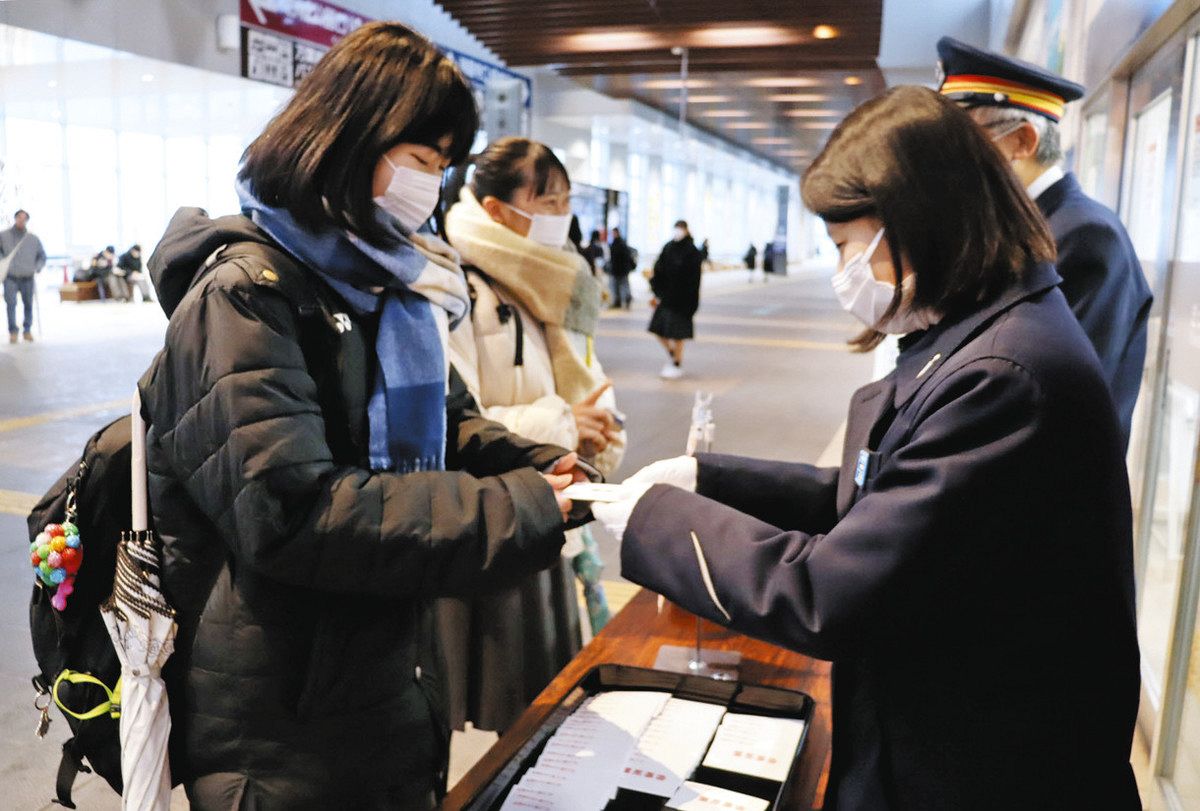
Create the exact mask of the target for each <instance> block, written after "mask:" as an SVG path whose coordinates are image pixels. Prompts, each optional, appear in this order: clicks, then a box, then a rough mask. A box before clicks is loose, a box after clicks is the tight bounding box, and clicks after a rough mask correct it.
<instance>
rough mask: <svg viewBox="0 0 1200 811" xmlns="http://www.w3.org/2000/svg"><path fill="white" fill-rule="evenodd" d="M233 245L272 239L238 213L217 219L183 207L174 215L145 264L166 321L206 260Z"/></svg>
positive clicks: (202, 210) (267, 241)
mask: <svg viewBox="0 0 1200 811" xmlns="http://www.w3.org/2000/svg"><path fill="white" fill-rule="evenodd" d="M234 242H261V243H263V244H266V245H273V243H272V242H271V239H270V237H268V236H267V235H266V234H265V233H263V231H262V230H261V229H260V228H259V227H258V226H257V225H255V224H254V223H253V222H251V221H250V218H249V217H244V216H242V215H240V214H235V215H232V216H229V217H218V218H217V219H215V220H214V219H212V218H211V217H209V216H208V213H207V212H206V211H205V210H204V209H202V208H181V209H179V210H178V211H176V212H175V216H174V217H172V218H171V222H170V224H169V225H167V230H166V233H164V234H163V237H162V239H161V240H160V241H159V243H158V246H157V247H156V248H155V249H154V253H153V254H151V255H150V259H149V260H148V261H147V262H146V268H147V269H148V270H149V271H150V280H151V281H152V282H153V283H154V289H155V291H156V292H157V293H158V301H159V303H160V304H161V305H162V308H163V312H165V313H166V314H167V318H170V317H171V314H172V313H173V312H175V308H176V307H178V306H179V302H180V301H182V300H183V297H184V296H185V295H187V291H188V290H189V289H190V288H191V286H192V283H193V282H195V280H196V278H197V277H198V276H199V275H200V271H201V270H203V268H204V262H205V260H206V259H208V257H210V256H212V254H213V252H214V251H216V250H217V249H218V248H220V247H221V246H222V245H229V244H232V243H234Z"/></svg>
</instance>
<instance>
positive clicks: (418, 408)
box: [237, 181, 469, 473]
mask: <svg viewBox="0 0 1200 811" xmlns="http://www.w3.org/2000/svg"><path fill="white" fill-rule="evenodd" d="M237 190H238V197H239V199H240V201H241V206H242V212H243V213H244V214H246V215H247V216H249V217H250V218H251V219H252V220H253V221H254V223H255V224H256V225H258V226H259V227H260V228H262V229H263V230H264V231H266V232H267V234H268V235H270V237H271V238H272V239H273V240H275V241H276V242H278V243H279V244H280V245H281V246H282V247H283V248H284V249H285V250H286V251H287V252H288V253H290V254H292V255H293V256H295V257H296V258H297V259H299V260H300V261H301V262H303V263H304V264H305V265H307V266H308V267H309V268H310V269H312V270H313V271H315V272H316V273H317V275H319V276H320V277H321V278H322V279H324V280H325V282H327V283H328V284H329V286H330V287H332V288H333V289H334V290H336V291H337V292H338V294H339V295H341V296H342V298H344V299H345V300H346V302H347V303H348V304H349V305H350V306H351V307H352V308H354V309H355V310H356V311H357V312H359V313H362V314H365V313H378V314H379V332H378V335H377V337H376V339H375V355H376V368H375V371H374V383H373V389H372V393H371V399H370V402H369V403H368V406H367V419H368V422H369V425H370V441H369V444H370V447H369V449H368V453H369V457H370V465H371V469H372V470H381V471H382V470H388V471H395V472H398V473H409V472H413V471H418V470H444V469H445V466H446V459H445V455H446V348H445V347H444V346H443V345H442V338H441V331H440V329H439V327H438V322H437V318H438V314H437V313H436V312H435V310H434V308H435V307H439V308H441V309H443V310H445V311H446V315H447V318H448V321H449V323H450V326H453V325H455V324H457V323H458V321H460V320H461V319H462V318H463V316H465V315H466V313H467V310H468V307H469V300H468V298H467V287H466V282H465V280H464V279H463V277H462V271H461V270H459V269H458V268H457V266H456V265H455V264H454V263H453V260H452V259H450V258H448V257H447V256H446V253H444V252H442V251H441V250H439V246H440V243H438V241H437V240H434V239H432V238H429V237H419V236H417V235H412V234H408V233H406V232H404V231H403V230H402V229H401V228H400V226H399V224H398V223H397V222H396V221H395V220H394V219H392V218H391V217H390V216H388V215H387V214H386V213H385V212H383V211H382V210H379V211H378V212H377V216H378V217H379V221H380V223H382V224H383V225H384V226H385V227H386V228H387V229H388V230H389V231H390V232H391V233H392V236H393V237H395V239H396V244H397V247H396V248H394V249H392V250H387V251H385V250H381V249H380V248H378V247H376V246H374V245H371V244H370V243H368V242H366V241H364V240H362V239H360V238H359V237H357V236H355V235H353V234H351V233H348V232H345V231H340V230H335V229H328V230H323V231H319V232H315V231H311V230H309V229H307V228H305V227H303V226H302V225H300V224H299V223H297V222H296V221H295V219H294V218H293V217H292V215H291V214H290V213H288V212H287V211H286V210H284V209H280V208H274V207H272V206H268V205H266V204H265V203H263V202H262V201H261V200H258V199H257V198H256V197H255V196H254V195H253V194H252V193H251V191H250V189H249V187H248V186H247V185H246V184H245V183H244V182H241V181H239V183H238V188H237ZM418 240H419V241H420V242H421V243H423V245H424V246H425V247H427V248H433V251H432V252H431V251H429V250H424V249H423V248H422V247H421V246H419V245H417V244H415V243H416V241H418ZM376 291H378V292H376Z"/></svg>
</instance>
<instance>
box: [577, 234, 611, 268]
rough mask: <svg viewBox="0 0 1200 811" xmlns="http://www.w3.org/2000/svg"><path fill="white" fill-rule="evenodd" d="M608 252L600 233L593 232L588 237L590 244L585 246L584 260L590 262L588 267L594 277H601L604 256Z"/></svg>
mask: <svg viewBox="0 0 1200 811" xmlns="http://www.w3.org/2000/svg"><path fill="white" fill-rule="evenodd" d="M605 253H607V251H605V250H604V241H603V240H602V239H600V232H599V231H592V233H591V236H589V237H588V244H587V245H584V246H583V258H584V259H586V260H588V267H589V268H591V271H592V275H593V276H599V275H600V271H601V270H603V269H604V255H605Z"/></svg>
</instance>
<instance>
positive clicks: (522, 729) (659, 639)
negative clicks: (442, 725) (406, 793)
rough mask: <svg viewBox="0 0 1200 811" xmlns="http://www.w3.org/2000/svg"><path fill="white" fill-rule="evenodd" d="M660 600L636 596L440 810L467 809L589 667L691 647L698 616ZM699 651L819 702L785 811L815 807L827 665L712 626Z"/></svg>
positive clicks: (824, 765) (648, 660) (642, 662)
mask: <svg viewBox="0 0 1200 811" xmlns="http://www.w3.org/2000/svg"><path fill="white" fill-rule="evenodd" d="M657 602H658V598H657V596H656V595H654V594H652V593H650V592H648V591H645V590H642V591H639V592H638V593H637V595H636V596H634V598H633V599H632V600H630V601H629V604H628V605H627V606H625V608H624V609H622V610H621V612H620V613H619V614H617V615H616V616H615V617H613V619H612V621H611V622H609V624H608V625H607V626H606V627H605V629H604V630H603V631H602V632H601V633H600V634H599V635H598V636H597V637H596V638H595V639H593V640H592V641H591V642H590V643H589V644H588V645H587V647H585V648H584V649H583V650H582V651H580V652H579V655H578V656H576V657H575V658H574V659H572V660H571V662H570V664H568V665H567V666H566V667H565V668H563V670H562V672H561V673H559V674H558V676H557V677H555V679H554V681H552V682H550V685H549V686H548V687H547V688H546V689H545V690H543V691H542V693H541V695H539V696H538V697H537V699H536V700H535V701H534V703H533V705H532V706H531V707H530V708H529V709H527V710H526V711H525V712H524V713H523V714H522V715H521V717H520V718H518V719H517V721H516V723H514V724H513V726H512V728H511V729H509V730H508V731H507V732H506V733H505V734H504V736H503V737H502V738H500V740H499V741H497V742H496V745H495V746H493V747H492V748H491V749H490V750H489V751H488V753H487V754H486V755H484V756H483V758H481V759H480V761H479V762H478V763H476V764H475V766H474V768H472V769H471V771H469V772H467V774H466V775H464V776H463V778H462V780H460V781H459V782H458V784H457V785H456V786H455V787H454V790H453V791H451V792H450V794H449V796H447V797H446V802H445V803H444V804H443V806H442V807H443V809H447V811H457V810H458V809H461V808H463V807H465V806H466V804H467V803H468V802H470V801H471V799H472V798H473V797H474V796H475V794H476V793H477V792H478V791H479V790H480V789H481V788H482V787H483V786H485V785H487V783H488V782H489V781H490V780H491V779H492V776H493V775H495V774H496V773H497V772H498V771H499V770H500V769H501V768H502V767H503V766H504V764H505V763H507V762H508V760H509V758H511V757H512V756H513V754H514V753H515V752H516V750H517V749H518V748H520V745H521V744H522V743H523V742H524V741H525V740H526V739H528V738H529V736H530V734H531V733H532V732H533V731H534V730H535V729H537V727H538V726H539V725H540V724H541V723H542V721H543V720H544V719H545V718H546V716H547V715H549V714H550V712H551V711H552V710H553V709H554V707H555V706H556V705H557V704H558V702H559V701H560V700H562V698H563V697H564V696H565V695H566V694H567V692H568V691H569V690H570V689H571V687H573V686H574V685H575V683H576V682H578V681H579V679H580V678H582V677H583V675H584V674H585V673H587V672H588V671H589V670H590V669H591V668H592V667H593V666H595V665H598V664H601V663H616V664H625V665H636V666H639V667H652V666H653V665H654V657H655V656H656V655H657V654H658V649H659V646H661V645H664V644H667V645H692V644H695V638H696V635H695V628H696V622H695V615H693V614H690V613H688V612H686V611H684V610H683V609H681V608H679V607H677V606H675V605H672V604H671V603H669V602H668V603H666V604H665V606H664V608H663V610H662V612H661V613H660V612H659V611H658V608H657ZM704 647H706V648H709V647H711V648H717V649H722V650H737V651H741V653H742V665H741V678H742V680H743V681H745V682H750V683H757V684H768V685H772V686H775V687H786V688H789V689H792V690H801V691H803V692H805V693H808V694H809V695H810V696H812V697H813V699H814V700H815V701H816V711H815V713H814V715H813V724H812V727H811V728H810V729H809V734H808V742H807V743H806V745H805V749H804V755H803V761H802V765H801V777H800V779H799V780H798V781H797V782H796V789H795V791H794V792H793V793H792V795H791V796H790V797H788V798H786V803H785V805H784V807H785V808H788V809H804V808H820V807H821V804H822V800H823V798H824V796H825V781H826V779H827V778H828V776H829V718H830V716H829V663H828V662H822V661H818V660H816V659H810V658H809V657H807V656H801V655H799V654H797V653H791V652H789V651H786V650H783V649H782V648H778V647H775V646H774V645H768V644H767V643H765V642H759V641H758V640H756V639H751V638H749V637H746V636H742V635H741V634H736V633H733V632H731V631H728V630H726V629H724V628H721V627H720V626H718V625H713V624H712V623H710V622H705V623H704Z"/></svg>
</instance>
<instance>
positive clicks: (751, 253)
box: [742, 245, 758, 270]
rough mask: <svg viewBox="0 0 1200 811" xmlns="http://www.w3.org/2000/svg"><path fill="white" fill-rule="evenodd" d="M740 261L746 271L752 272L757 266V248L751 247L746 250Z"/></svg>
mask: <svg viewBox="0 0 1200 811" xmlns="http://www.w3.org/2000/svg"><path fill="white" fill-rule="evenodd" d="M742 261H743V262H745V263H746V270H754V267H755V265H757V264H758V248H755V247H754V246H753V245H751V246H750V247H749V248H747V249H746V255H745V256H743V257H742Z"/></svg>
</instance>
